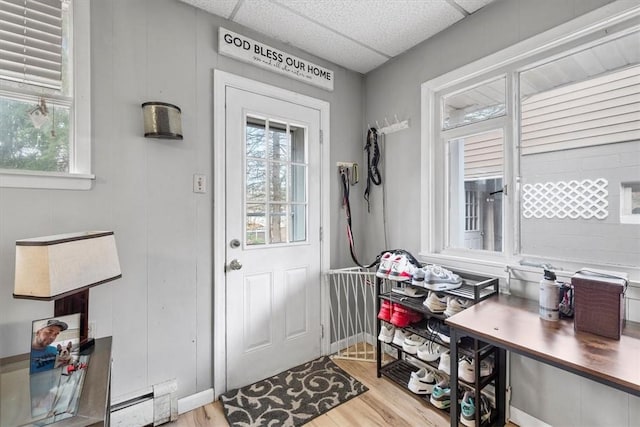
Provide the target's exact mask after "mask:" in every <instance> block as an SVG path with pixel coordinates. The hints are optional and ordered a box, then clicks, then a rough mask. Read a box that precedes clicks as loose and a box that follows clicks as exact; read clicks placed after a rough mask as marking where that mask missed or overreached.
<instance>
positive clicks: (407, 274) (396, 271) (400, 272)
mask: <svg viewBox="0 0 640 427" xmlns="http://www.w3.org/2000/svg"><path fill="white" fill-rule="evenodd" d="M416 268H418V267H417V266H415V265H413V263H412V262H411V261H410V260H409V258H407V257H406V256H405V255H398V256H396V257H395V258H394V259H393V262H392V263H391V271H390V272H389V280H395V281H398V282H404V281H407V280H411V277H413V272H414V271H415V270H416Z"/></svg>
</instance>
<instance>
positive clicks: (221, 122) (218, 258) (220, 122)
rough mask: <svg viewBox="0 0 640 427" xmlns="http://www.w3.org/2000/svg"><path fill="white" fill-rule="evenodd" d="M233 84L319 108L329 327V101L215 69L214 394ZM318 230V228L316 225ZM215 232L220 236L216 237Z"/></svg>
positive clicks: (222, 346)
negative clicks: (229, 96)
mask: <svg viewBox="0 0 640 427" xmlns="http://www.w3.org/2000/svg"><path fill="white" fill-rule="evenodd" d="M228 86H231V87H234V88H237V89H241V90H246V91H251V92H254V93H257V94H259V95H263V96H269V97H272V98H276V99H280V100H283V101H287V102H292V103H296V104H300V105H304V106H306V107H309V108H312V109H315V110H318V111H319V112H320V130H321V132H322V141H321V148H320V151H321V159H320V200H321V212H320V226H321V227H322V230H323V233H322V234H323V236H324V237H323V238H322V239H321V241H320V273H321V275H322V277H321V278H320V279H321V280H320V283H321V286H322V288H321V291H320V298H321V302H320V304H321V305H320V307H321V308H320V312H321V314H320V316H321V318H320V321H321V324H322V325H325V326H326V327H327V328H328V325H329V304H328V303H327V301H328V290H327V284H326V280H325V272H326V271H328V270H329V260H330V252H329V251H330V245H329V239H327V238H326V236H330V235H331V233H330V213H331V212H330V209H329V203H328V201H329V200H330V195H329V189H330V187H329V184H330V181H329V176H330V173H331V169H330V164H329V160H330V157H329V155H330V151H329V147H330V135H331V130H330V104H329V102H328V101H323V100H320V99H317V98H312V97H310V96H306V95H302V94H299V93H296V92H292V91H289V90H286V89H282V88H279V87H277V86H272V85H269V84H266V83H262V82H259V81H255V80H251V79H248V78H246V77H241V76H238V75H235V74H231V73H228V72H226V71H221V70H218V69H214V70H213V127H214V129H213V159H212V166H213V172H212V174H213V185H212V189H213V210H212V212H213V237H212V242H213V243H212V246H213V247H212V249H213V272H212V277H213V283H212V286H213V313H212V320H213V327H212V330H213V348H212V354H213V390H214V397H215V399H217V398H218V396H219V395H220V394H222V393H224V392H225V391H227V384H226V354H227V346H226V333H225V332H226V329H227V325H226V298H225V296H226V291H227V290H226V280H225V271H224V267H225V263H226V259H225V247H226V234H225V233H226V232H225V228H226V221H225V219H226V217H225V213H226V200H225V196H224V195H225V186H226V168H225V154H226V153H225V151H226V147H225V136H226V114H225V113H226V108H225V103H226V87H228ZM317 232H320V230H318V231H317ZM219 236H222V238H220V237H219ZM321 340H322V341H321V352H322V354H327V353H328V349H329V334H328V333H325V334H324V336H323V337H322V338H321Z"/></svg>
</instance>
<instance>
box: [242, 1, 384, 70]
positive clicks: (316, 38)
mask: <svg viewBox="0 0 640 427" xmlns="http://www.w3.org/2000/svg"><path fill="white" fill-rule="evenodd" d="M256 11H260V13H256ZM234 21H236V22H238V23H239V24H242V25H244V26H246V27H248V28H251V29H253V30H255V31H257V32H260V33H262V34H265V35H267V36H269V37H273V38H274V39H276V40H279V41H281V42H284V43H287V44H291V45H293V46H296V47H298V48H300V49H302V50H305V51H307V52H309V53H311V54H313V55H316V56H318V57H320V58H324V59H326V60H328V61H331V62H334V63H336V64H338V65H341V66H343V67H345V68H348V69H350V70H354V71H357V72H360V73H366V72H368V71H370V70H372V69H374V68H376V67H378V66H379V65H381V64H383V63H384V62H386V61H387V60H388V59H389V58H388V57H386V56H384V55H382V54H380V53H378V52H375V51H374V50H372V49H369V48H365V47H363V46H362V45H360V44H358V43H356V42H354V41H353V40H350V39H348V38H346V37H342V36H340V35H339V34H336V33H335V32H333V31H331V30H329V29H327V28H326V27H325V26H323V25H320V24H317V23H315V22H312V21H309V20H307V19H304V18H302V17H300V16H299V15H297V14H296V13H294V12H292V11H291V10H290V9H289V8H287V7H281V6H279V5H278V4H275V3H273V2H271V1H268V0H252V1H251V2H248V1H245V2H244V3H243V4H242V5H241V6H240V8H239V10H238V12H237V14H236V16H235V18H234ZM267 44H268V43H267Z"/></svg>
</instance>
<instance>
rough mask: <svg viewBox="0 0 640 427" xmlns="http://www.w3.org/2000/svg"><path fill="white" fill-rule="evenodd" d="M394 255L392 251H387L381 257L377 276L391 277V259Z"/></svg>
mask: <svg viewBox="0 0 640 427" xmlns="http://www.w3.org/2000/svg"><path fill="white" fill-rule="evenodd" d="M393 258H394V255H393V254H392V253H391V252H385V253H384V254H382V256H381V257H380V265H379V266H378V271H376V276H378V277H380V278H382V279H386V278H387V277H389V271H391V261H392V260H393Z"/></svg>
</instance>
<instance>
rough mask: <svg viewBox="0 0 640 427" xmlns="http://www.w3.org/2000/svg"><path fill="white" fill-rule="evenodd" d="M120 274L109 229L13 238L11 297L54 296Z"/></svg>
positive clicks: (112, 236)
mask: <svg viewBox="0 0 640 427" xmlns="http://www.w3.org/2000/svg"><path fill="white" fill-rule="evenodd" d="M120 277H122V273H121V271H120V262H119V260H118V252H117V250H116V241H115V237H114V234H113V232H112V231H87V232H79V233H70V234H58V235H55V236H45V237H36V238H33V239H23V240H18V241H16V272H15V284H14V293H13V294H14V296H15V297H24V298H36V299H45V300H55V299H58V298H62V297H64V296H67V295H70V294H72V293H74V292H76V291H77V290H79V289H85V288H86V289H88V288H90V287H92V286H95V285H99V284H101V283H105V282H109V281H111V280H115V279H118V278H120Z"/></svg>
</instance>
